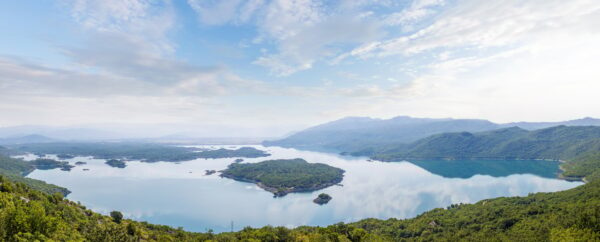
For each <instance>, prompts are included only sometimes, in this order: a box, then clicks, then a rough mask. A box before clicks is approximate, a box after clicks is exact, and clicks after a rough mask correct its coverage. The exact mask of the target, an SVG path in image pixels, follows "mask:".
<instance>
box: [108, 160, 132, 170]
mask: <svg viewBox="0 0 600 242" xmlns="http://www.w3.org/2000/svg"><path fill="white" fill-rule="evenodd" d="M104 163H105V164H107V165H109V166H112V167H116V168H125V167H126V166H127V165H126V164H125V162H124V161H122V160H117V159H110V160H107V161H106V162H104Z"/></svg>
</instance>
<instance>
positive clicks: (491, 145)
mask: <svg viewBox="0 0 600 242" xmlns="http://www.w3.org/2000/svg"><path fill="white" fill-rule="evenodd" d="M589 151H596V152H597V151H600V127H596V126H556V127H551V128H546V129H539V130H533V131H528V130H525V129H521V128H517V127H513V128H504V129H498V130H493V131H486V132H479V133H470V132H458V133H444V134H437V135H433V136H430V137H427V138H424V139H421V140H418V141H416V142H414V143H411V144H408V145H396V146H389V147H385V148H382V149H381V150H377V151H375V152H373V154H372V157H373V158H376V159H380V160H386V161H395V160H403V159H480V158H482V159H553V160H557V159H571V158H573V157H578V156H580V155H581V154H583V153H585V152H589Z"/></svg>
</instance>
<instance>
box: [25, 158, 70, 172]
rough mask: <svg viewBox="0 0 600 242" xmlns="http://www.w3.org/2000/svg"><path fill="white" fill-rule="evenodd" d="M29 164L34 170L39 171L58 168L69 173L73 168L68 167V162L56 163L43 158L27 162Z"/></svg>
mask: <svg viewBox="0 0 600 242" xmlns="http://www.w3.org/2000/svg"><path fill="white" fill-rule="evenodd" d="M29 164H31V165H32V166H33V167H34V168H35V169H40V170H51V169H56V168H60V169H61V170H63V171H70V170H71V168H73V167H75V166H73V165H70V164H69V162H66V161H57V160H53V159H44V158H40V159H35V160H32V161H29Z"/></svg>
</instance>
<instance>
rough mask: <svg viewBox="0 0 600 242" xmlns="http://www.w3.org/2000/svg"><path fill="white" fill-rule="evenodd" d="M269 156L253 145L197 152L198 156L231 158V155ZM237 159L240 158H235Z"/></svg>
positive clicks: (245, 156)
mask: <svg viewBox="0 0 600 242" xmlns="http://www.w3.org/2000/svg"><path fill="white" fill-rule="evenodd" d="M267 156H270V154H268V153H267V152H264V151H262V150H259V149H256V148H253V147H241V148H238V149H231V150H230V149H225V148H221V149H217V150H205V151H201V152H199V153H198V158H212V159H218V158H231V157H244V158H258V157H267ZM237 160H240V159H236V162H237ZM242 161H243V159H242Z"/></svg>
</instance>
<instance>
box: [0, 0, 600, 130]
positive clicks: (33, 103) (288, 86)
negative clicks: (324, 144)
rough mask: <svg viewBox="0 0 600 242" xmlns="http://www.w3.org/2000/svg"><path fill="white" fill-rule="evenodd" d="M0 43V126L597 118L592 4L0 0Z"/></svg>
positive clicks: (290, 125) (596, 13) (599, 42)
mask: <svg viewBox="0 0 600 242" xmlns="http://www.w3.org/2000/svg"><path fill="white" fill-rule="evenodd" d="M0 36H1V37H0V112H1V113H2V115H1V116H0V117H1V118H0V126H2V127H7V126H19V125H48V126H77V125H99V124H105V125H106V124H123V125H129V126H131V125H140V127H147V126H144V125H159V124H160V125H168V126H172V127H178V126H180V127H190V126H193V127H199V128H203V127H204V128H205V129H207V130H211V131H212V133H210V135H211V136H214V135H216V134H218V133H222V134H223V135H224V136H235V135H259V136H277V135H282V134H285V133H287V132H290V131H294V130H297V129H301V128H304V127H308V126H311V125H315V124H319V123H323V122H327V121H331V120H335V119H339V118H342V117H346V116H369V117H375V118H390V117H394V116H399V115H410V116H415V117H430V118H447V117H452V118H478V119H488V120H491V121H495V122H512V121H560V120H568V119H576V118H582V117H600V108H598V104H600V80H599V77H600V68H599V63H600V2H599V1H597V0H569V1H564V0H529V1H517V0H502V1H500V0H498V1H480V0H414V1H410V0H406V1H404V0H398V1H391V0H389V1H386V0H373V1H364V0H338V1H316V0H248V1H241V0H220V1H219V0H187V1H183V0H181V1H175V0H173V1H168V0H165V1H160V0H72V1H67V0H59V1H50V0H39V1H33V0H25V1H4V2H2V3H1V4H0ZM249 130H255V131H252V132H251V131H249Z"/></svg>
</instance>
